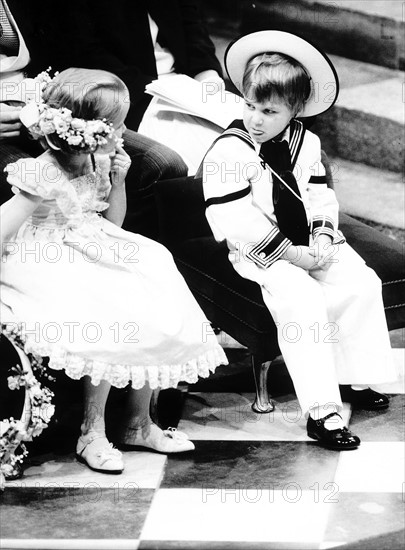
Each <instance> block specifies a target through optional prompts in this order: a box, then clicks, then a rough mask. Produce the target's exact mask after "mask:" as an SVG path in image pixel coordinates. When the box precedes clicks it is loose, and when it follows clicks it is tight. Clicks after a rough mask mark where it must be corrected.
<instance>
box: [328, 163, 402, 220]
mask: <svg viewBox="0 0 405 550" xmlns="http://www.w3.org/2000/svg"><path fill="white" fill-rule="evenodd" d="M330 161H331V167H332V173H333V180H334V184H335V192H336V196H337V198H338V201H339V204H340V209H341V211H342V212H345V213H346V214H350V215H352V216H357V217H360V218H364V219H366V220H372V221H374V222H377V223H380V224H383V225H389V226H392V227H397V228H400V229H405V190H404V182H403V180H402V176H401V175H400V174H396V173H394V172H390V171H387V170H379V169H378V168H372V167H370V166H365V165H364V164H359V163H356V162H351V161H348V160H346V159H341V158H336V157H330Z"/></svg>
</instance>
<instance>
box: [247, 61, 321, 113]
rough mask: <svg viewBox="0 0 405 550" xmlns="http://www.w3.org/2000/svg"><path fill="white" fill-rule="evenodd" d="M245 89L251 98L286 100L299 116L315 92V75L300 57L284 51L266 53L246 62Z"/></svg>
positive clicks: (248, 97) (255, 99)
mask: <svg viewBox="0 0 405 550" xmlns="http://www.w3.org/2000/svg"><path fill="white" fill-rule="evenodd" d="M242 89H243V94H244V95H245V97H246V98H247V99H249V100H251V101H257V102H259V103H262V102H263V101H272V100H278V101H283V102H284V103H286V104H287V105H288V106H289V107H290V109H291V111H292V112H293V113H294V116H295V115H296V114H297V113H299V112H300V111H301V110H302V108H303V107H304V105H305V102H306V101H307V100H308V99H309V98H310V96H311V77H310V76H309V75H308V73H307V71H306V70H305V68H304V67H303V65H301V63H300V62H299V61H297V60H296V59H294V58H292V57H290V56H288V55H285V54H281V53H275V52H274V53H273V52H269V53H263V54H260V55H257V56H255V57H253V58H252V59H251V60H250V61H249V62H248V64H247V65H246V69H245V73H244V75H243V82H242Z"/></svg>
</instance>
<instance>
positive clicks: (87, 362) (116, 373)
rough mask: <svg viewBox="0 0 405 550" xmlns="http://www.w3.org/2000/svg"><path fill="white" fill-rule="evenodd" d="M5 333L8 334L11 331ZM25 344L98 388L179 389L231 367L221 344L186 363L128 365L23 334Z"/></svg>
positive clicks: (51, 363) (27, 349) (51, 364)
mask: <svg viewBox="0 0 405 550" xmlns="http://www.w3.org/2000/svg"><path fill="white" fill-rule="evenodd" d="M3 332H4V333H5V334H6V335H7V329H4V327H3ZM10 334H11V333H10ZM21 336H22V338H23V340H24V341H25V345H24V351H25V353H31V354H33V355H36V356H38V355H39V356H41V357H49V367H50V368H51V369H54V370H65V372H66V374H67V375H68V376H69V377H70V378H72V379H73V380H80V379H81V378H83V376H86V375H87V376H90V378H91V382H92V384H94V385H95V386H98V385H99V384H100V382H101V381H102V380H106V381H107V382H109V383H110V384H111V385H112V386H115V387H116V388H125V386H127V385H128V384H129V382H132V387H133V388H134V389H136V390H139V389H140V388H142V387H143V386H144V385H145V383H146V382H149V386H150V388H151V389H152V390H155V389H157V388H160V389H163V390H164V389H168V388H176V387H177V385H178V384H179V382H187V383H189V384H195V383H196V382H197V381H198V378H199V377H201V378H208V376H209V375H210V374H211V373H213V372H215V369H216V367H217V366H218V365H227V364H228V360H227V357H226V355H225V352H224V350H223V349H222V348H221V346H220V345H219V344H218V345H216V346H215V347H213V348H211V349H208V350H207V351H206V352H204V353H202V354H200V355H198V356H197V357H195V358H193V359H191V360H189V361H187V362H186V363H182V364H175V365H146V366H144V365H128V364H119V363H107V362H104V361H98V360H93V359H87V358H85V357H82V356H79V355H76V354H73V353H70V352H68V351H66V350H64V349H62V348H59V347H57V346H52V347H51V346H49V345H41V344H40V343H38V342H35V341H33V339H32V338H30V337H29V335H25V337H24V335H21Z"/></svg>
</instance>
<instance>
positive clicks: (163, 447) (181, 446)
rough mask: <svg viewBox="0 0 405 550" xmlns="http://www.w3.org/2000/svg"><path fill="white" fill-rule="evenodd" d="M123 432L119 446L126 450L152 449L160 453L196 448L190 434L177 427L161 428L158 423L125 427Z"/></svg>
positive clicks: (182, 451)
mask: <svg viewBox="0 0 405 550" xmlns="http://www.w3.org/2000/svg"><path fill="white" fill-rule="evenodd" d="M123 432H124V436H123V437H122V438H121V443H120V445H119V447H120V448H121V449H122V450H124V451H137V450H140V451H141V450H145V449H151V450H153V451H156V452H158V453H163V454H171V453H184V452H187V451H193V450H194V449H195V446H194V443H193V442H192V441H190V440H189V438H188V436H187V435H186V434H185V433H183V432H179V431H178V430H177V429H176V428H168V429H167V430H161V429H160V428H159V426H157V425H156V424H150V425H149V426H147V427H145V428H130V427H125V428H124V430H123ZM145 432H146V433H145Z"/></svg>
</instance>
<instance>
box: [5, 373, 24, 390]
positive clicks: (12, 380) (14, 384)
mask: <svg viewBox="0 0 405 550" xmlns="http://www.w3.org/2000/svg"><path fill="white" fill-rule="evenodd" d="M7 382H8V387H9V388H10V390H18V388H19V387H20V385H21V378H20V376H8V377H7Z"/></svg>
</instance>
